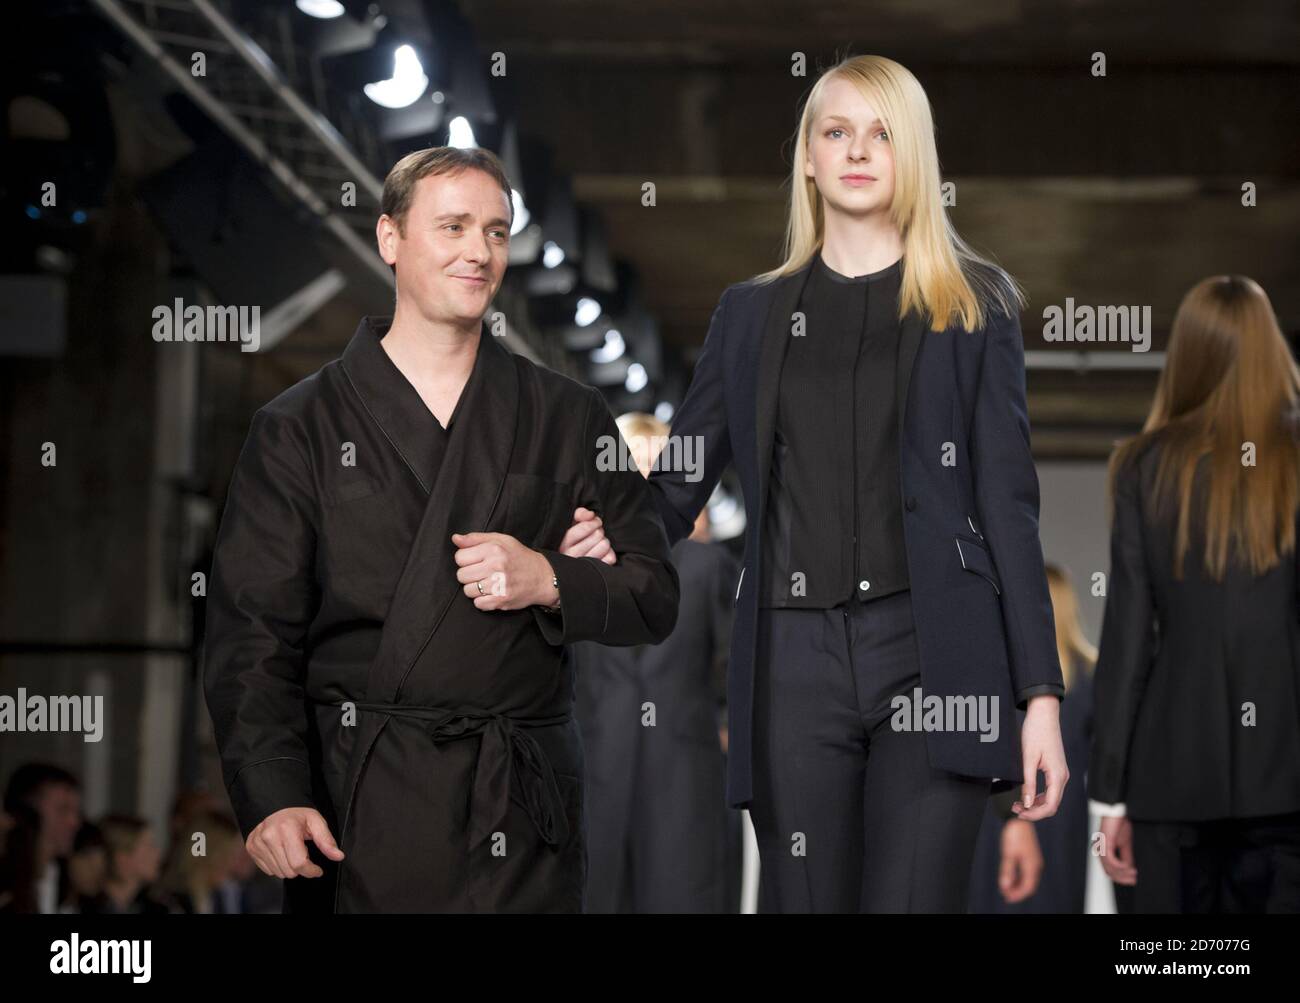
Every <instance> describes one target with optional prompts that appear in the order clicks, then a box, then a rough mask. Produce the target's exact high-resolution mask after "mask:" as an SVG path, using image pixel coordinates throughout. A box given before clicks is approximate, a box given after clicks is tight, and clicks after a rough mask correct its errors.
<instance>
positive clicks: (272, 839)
mask: <svg viewBox="0 0 1300 1003" xmlns="http://www.w3.org/2000/svg"><path fill="white" fill-rule="evenodd" d="M308 840H311V842H313V843H315V844H316V849H318V850H320V852H321V853H323V854H325V856H327V857H329V858H330V860H342V859H343V851H342V850H340V849H339V847H338V844H337V843H335V842H334V837H333V836H332V835H331V834H330V827H329V826H328V825H327V824H326V823H325V819H324V818H323V817H322V816H321V813H320V812H318V811H317V810H316V809H315V808H281V809H280V810H279V811H277V812H273V813H272V814H270V815H267V816H266V818H264V819H262V821H261V822H260V823H258V826H257V828H256V829H254V830H253V831H252V832H250V833H249V834H248V842H247V843H246V844H245V847H246V849H247V850H248V855H249V856H250V857H252V858H253V861H254V862H255V863H256V864H257V866H258V867H260V868H261V869H262V870H263V871H265V872H266V873H267V874H269V875H271V877H273V878H300V877H301V878H319V877H320V876H321V875H322V874H324V873H325V872H324V871H323V870H321V869H320V868H319V867H318V866H317V865H315V864H313V863H312V861H311V857H309V856H308V855H307V841H308Z"/></svg>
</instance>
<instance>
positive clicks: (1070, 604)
mask: <svg viewBox="0 0 1300 1003" xmlns="http://www.w3.org/2000/svg"><path fill="white" fill-rule="evenodd" d="M1047 586H1048V589H1049V591H1050V592H1051V594H1052V612H1053V613H1054V614H1055V619H1056V657H1057V658H1058V659H1059V660H1060V662H1061V676H1062V678H1063V680H1064V682H1065V688H1066V690H1069V689H1070V688H1071V687H1072V686H1074V684H1075V682H1076V678H1075V674H1074V670H1075V663H1076V662H1082V663H1083V666H1084V671H1087V672H1091V671H1092V667H1093V665H1095V664H1096V662H1097V649H1096V648H1095V647H1094V646H1093V645H1092V643H1091V642H1090V641H1089V640H1088V638H1087V637H1085V636H1084V633H1083V625H1082V624H1081V623H1080V622H1079V597H1078V596H1077V595H1076V594H1075V591H1074V585H1073V584H1072V583H1071V581H1070V576H1069V574H1067V573H1066V570H1065V569H1064V568H1062V567H1061V566H1060V565H1059V564H1049V565H1047Z"/></svg>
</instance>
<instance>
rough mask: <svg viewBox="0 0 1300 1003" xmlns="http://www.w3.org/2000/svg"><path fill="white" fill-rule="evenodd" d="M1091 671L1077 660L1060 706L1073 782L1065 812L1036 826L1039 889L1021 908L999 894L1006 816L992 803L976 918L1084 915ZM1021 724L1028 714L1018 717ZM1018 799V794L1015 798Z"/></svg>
mask: <svg viewBox="0 0 1300 1003" xmlns="http://www.w3.org/2000/svg"><path fill="white" fill-rule="evenodd" d="M1090 673H1091V667H1090V666H1089V665H1088V663H1087V662H1086V661H1085V660H1084V659H1082V658H1079V657H1078V656H1075V660H1074V677H1073V681H1072V682H1071V684H1070V688H1069V690H1068V691H1067V693H1066V697H1065V699H1064V700H1063V701H1062V702H1061V742H1062V744H1063V745H1064V746H1065V763H1066V768H1067V769H1069V771H1070V779H1071V780H1072V781H1077V782H1074V783H1069V784H1066V785H1065V794H1064V796H1063V797H1062V798H1061V807H1060V809H1059V810H1058V811H1057V813H1056V814H1055V815H1053V816H1052V817H1051V818H1045V819H1043V820H1042V821H1041V822H1034V823H1032V824H1033V826H1034V834H1035V835H1036V836H1037V837H1038V846H1039V848H1040V849H1041V850H1042V852H1043V875H1042V879H1041V880H1040V881H1039V884H1038V889H1037V891H1035V892H1034V894H1033V895H1031V896H1029V898H1027V899H1025V900H1024V901H1023V902H1016V903H1009V902H1007V901H1006V900H1005V899H1003V898H1002V893H1001V892H1000V891H999V890H998V868H999V867H1000V866H1001V864H1002V828H1003V826H1004V825H1006V821H1007V816H1006V813H1005V812H1002V811H999V810H998V805H997V804H996V803H995V802H997V801H998V799H997V798H993V799H990V802H989V807H988V810H987V811H985V813H984V824H983V825H982V826H981V828H980V834H979V841H978V843H977V844H976V847H975V865H974V867H973V868H972V869H971V887H970V911H971V912H973V913H1034V914H1043V913H1081V912H1083V906H1084V892H1085V888H1086V884H1087V877H1088V853H1089V828H1088V796H1087V792H1086V787H1085V786H1084V783H1083V779H1084V771H1085V770H1086V769H1087V767H1088V753H1089V750H1090V749H1091V746H1092V716H1093V698H1092V676H1091V674H1090ZM1020 717H1021V721H1022V723H1023V720H1024V714H1023V713H1022V714H1021V715H1020ZM1013 793H1014V792H1013Z"/></svg>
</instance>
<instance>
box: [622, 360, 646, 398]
mask: <svg viewBox="0 0 1300 1003" xmlns="http://www.w3.org/2000/svg"><path fill="white" fill-rule="evenodd" d="M649 382H650V377H649V376H647V375H646V371H645V366H643V365H641V363H639V362H634V363H632V364H631V365H630V366H628V367H627V378H626V379H625V380H624V381H623V389H624V390H626V391H627V392H628V393H630V394H634V393H639V392H640V391H641V390H642V389H643V388H644V387H645V385H646V384H647V383H649Z"/></svg>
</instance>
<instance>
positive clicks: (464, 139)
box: [447, 115, 478, 150]
mask: <svg viewBox="0 0 1300 1003" xmlns="http://www.w3.org/2000/svg"><path fill="white" fill-rule="evenodd" d="M447 145H448V146H455V147H457V148H458V149H461V150H470V149H473V148H474V147H476V146H478V143H477V142H475V140H474V127H473V126H471V125H470V124H469V119H467V118H466V117H465V116H464V115H457V116H456V117H455V118H453V119H452V120H451V121H450V122H448V123H447Z"/></svg>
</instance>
